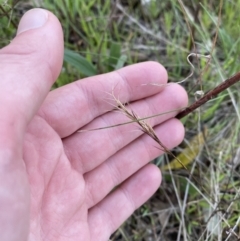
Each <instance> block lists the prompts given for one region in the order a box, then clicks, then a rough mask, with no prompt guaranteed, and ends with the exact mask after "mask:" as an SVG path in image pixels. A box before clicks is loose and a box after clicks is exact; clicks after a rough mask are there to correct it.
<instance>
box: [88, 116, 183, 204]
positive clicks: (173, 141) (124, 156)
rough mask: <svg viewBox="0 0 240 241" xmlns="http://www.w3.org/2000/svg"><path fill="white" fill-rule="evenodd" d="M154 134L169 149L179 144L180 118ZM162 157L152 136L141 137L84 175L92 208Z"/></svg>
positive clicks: (169, 122) (180, 137)
mask: <svg viewBox="0 0 240 241" xmlns="http://www.w3.org/2000/svg"><path fill="white" fill-rule="evenodd" d="M155 133H156V134H157V136H158V137H159V139H160V141H161V142H162V143H163V145H164V146H166V147H167V148H168V149H171V148H173V147H175V146H177V145H179V144H180V143H181V142H182V140H183V137H184V128H183V125H182V123H181V122H180V121H179V120H177V119H171V120H169V121H167V122H165V123H163V124H161V125H160V126H158V127H156V128H155ZM161 154H163V150H162V149H161V146H159V145H157V143H156V142H155V141H154V140H152V139H151V138H150V137H149V136H146V135H144V136H141V137H140V138H138V139H137V140H135V141H134V142H132V143H131V144H129V145H128V146H126V147H125V148H123V149H122V150H120V151H119V152H117V153H116V154H115V155H113V156H112V157H110V158H109V159H108V160H107V161H105V162H104V163H103V164H101V165H100V166H98V167H97V168H95V169H94V170H92V171H91V172H88V173H86V174H85V175H84V179H85V181H86V193H87V195H86V196H87V203H88V206H89V208H90V207H92V206H94V205H96V204H97V203H98V202H100V201H101V200H102V199H103V198H105V197H106V196H107V195H108V193H110V192H111V190H112V189H113V188H114V187H116V186H118V185H119V184H120V183H122V182H123V181H124V180H126V179H127V178H129V177H130V176H131V175H133V174H134V173H135V172H137V171H138V170H139V169H140V168H142V167H143V166H145V165H146V164H147V163H148V162H149V161H151V160H153V159H154V158H156V157H157V156H159V155H161Z"/></svg>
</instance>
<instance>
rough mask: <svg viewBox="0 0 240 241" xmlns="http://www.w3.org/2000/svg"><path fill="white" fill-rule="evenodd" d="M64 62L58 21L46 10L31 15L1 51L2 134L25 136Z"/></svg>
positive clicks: (34, 11) (0, 107)
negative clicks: (10, 133) (29, 124)
mask: <svg viewBox="0 0 240 241" xmlns="http://www.w3.org/2000/svg"><path fill="white" fill-rule="evenodd" d="M62 59H63V34H62V29H61V25H60V23H59V21H58V20H57V18H56V17H55V16H54V15H53V14H52V13H50V12H48V11H46V10H43V9H33V10H30V11H29V12H27V13H26V14H25V15H24V16H23V18H22V19H21V21H20V24H19V28H18V32H17V36H16V37H15V38H14V39H13V40H12V42H11V43H10V44H9V45H8V46H6V47H5V48H3V49H1V50H0V66H1V80H0V103H1V104H0V116H1V120H0V121H1V122H0V129H1V132H2V131H6V132H10V131H11V132H12V133H14V135H15V136H16V134H17V136H19V135H23V130H24V128H25V127H26V125H27V123H28V122H29V121H30V120H31V118H32V117H33V115H34V114H35V113H36V111H37V110H38V108H39V106H40V105H41V103H42V102H43V100H44V98H45V97H46V95H47V93H48V92H49V90H50V87H51V85H52V84H53V82H54V81H55V80H56V78H57V76H58V74H59V72H60V70H61V66H62ZM1 134H3V133H1ZM14 139H16V138H14Z"/></svg>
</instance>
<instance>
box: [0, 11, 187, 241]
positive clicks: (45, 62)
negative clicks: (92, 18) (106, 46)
mask: <svg viewBox="0 0 240 241" xmlns="http://www.w3.org/2000/svg"><path fill="white" fill-rule="evenodd" d="M36 11H38V10H32V11H30V12H29V13H27V14H26V15H25V16H24V18H23V19H22V21H21V23H20V29H21V27H23V25H24V24H25V22H27V21H29V19H27V18H29V17H33V16H32V15H34V17H35V18H36V16H37V12H36ZM41 11H42V10H41ZM33 13H34V14H33ZM27 15H28V16H27ZM21 25H22V26H21ZM62 55H63V41H62V31H61V27H60V24H59V22H58V20H57V19H56V18H55V17H54V16H53V15H52V14H51V13H48V18H47V22H46V23H45V24H44V26H43V27H39V28H37V29H31V30H29V31H26V32H21V31H20V30H19V35H18V36H17V37H16V38H15V39H14V40H13V41H12V43H11V44H10V45H9V46H7V47H5V48H4V49H2V50H1V51H0V63H1V66H3V68H2V69H3V71H2V72H3V75H2V76H4V78H3V79H1V80H0V84H1V90H0V100H1V101H0V103H1V104H0V106H1V108H0V117H1V119H0V134H1V135H0V136H1V137H0V160H1V163H0V171H1V176H0V204H1V205H0V229H1V230H3V231H1V232H2V237H3V238H2V239H1V240H7V241H12V240H64V241H65V240H66V241H67V240H85V241H88V240H92V241H95V240H98V241H105V240H108V239H109V237H110V235H111V233H113V232H114V231H115V230H116V229H117V228H118V227H119V226H120V225H121V224H122V223H123V222H124V220H126V218H127V217H129V216H130V215H131V214H132V213H133V211H134V210H135V209H136V208H138V207H139V206H140V205H142V204H143V203H144V202H145V201H146V200H147V199H148V198H149V197H150V196H151V195H152V194H153V193H154V192H155V191H156V189H157V188H158V187H159V185H160V182H161V175H160V172H159V170H158V168H157V167H155V166H154V165H151V164H148V162H149V161H150V160H151V159H153V158H154V157H156V156H158V155H160V154H161V150H159V149H158V148H156V144H155V143H154V142H153V140H151V139H150V138H149V137H147V136H146V135H144V134H143V133H142V132H141V131H140V130H139V129H138V127H137V126H136V125H134V124H130V125H124V126H120V127H116V128H110V129H106V130H99V131H89V132H77V130H79V129H83V130H88V129H92V128H97V127H103V126H109V125H114V124H118V123H121V122H125V121H128V119H127V118H126V117H125V116H124V115H123V114H122V113H117V112H111V110H112V109H113V108H114V104H116V103H114V101H113V99H112V98H111V95H110V94H111V93H114V95H115V96H116V97H117V98H119V100H120V101H121V102H123V103H130V108H131V109H133V110H134V111H135V112H136V113H137V114H138V115H139V116H146V115H153V114H156V113H161V112H166V111H169V110H174V109H179V108H180V107H183V106H185V105H186V104H187V96H186V93H185V91H184V90H183V89H182V88H181V87H180V86H178V85H169V86H167V87H164V86H163V87H156V86H152V85H145V84H147V83H159V84H164V83H166V81H167V74H166V71H165V70H164V68H163V67H162V66H161V65H159V64H157V63H154V62H147V63H142V64H137V65H133V66H129V67H126V68H123V69H121V70H119V71H116V72H112V73H109V74H105V75H100V76H96V77H91V78H88V79H85V80H81V81H76V82H74V83H72V84H70V85H67V86H65V87H62V88H59V89H57V90H54V91H52V92H49V93H48V91H49V88H50V86H51V85H52V83H53V82H54V81H55V80H56V78H57V76H58V74H59V72H60V69H61V65H62ZM9 96H11V98H9ZM176 113H177V111H176V112H171V113H169V114H166V115H162V116H159V117H156V118H153V119H152V120H151V121H149V123H150V124H151V125H153V126H155V131H156V133H157V134H158V136H159V137H160V139H161V141H162V142H163V143H164V144H165V145H166V146H167V147H169V148H171V147H174V146H176V145H177V144H179V143H180V142H181V140H182V138H183V134H184V129H183V127H182V125H181V123H180V122H179V121H178V120H176V119H174V118H173V117H174V116H175V115H176ZM116 187H117V188H116Z"/></svg>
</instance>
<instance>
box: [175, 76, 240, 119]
mask: <svg viewBox="0 0 240 241" xmlns="http://www.w3.org/2000/svg"><path fill="white" fill-rule="evenodd" d="M238 81H240V72H238V73H237V74H235V75H234V76H232V77H230V78H228V79H227V80H225V81H224V82H223V83H221V84H220V85H218V86H217V87H216V88H214V89H213V90H211V91H209V92H208V93H207V94H205V95H204V96H203V97H202V98H200V99H199V100H197V101H196V102H194V103H193V104H192V105H190V106H189V107H187V108H186V109H185V110H184V111H181V112H180V113H179V114H178V115H177V116H176V118H178V119H182V118H183V117H185V116H186V115H188V114H189V113H191V112H193V111H194V110H196V109H197V108H198V107H200V106H201V105H203V104H205V103H206V102H207V101H209V100H211V99H213V98H214V97H216V96H217V95H218V94H220V93H221V92H222V91H224V90H226V89H227V88H229V87H230V86H232V85H234V84H236V83H237V82H238Z"/></svg>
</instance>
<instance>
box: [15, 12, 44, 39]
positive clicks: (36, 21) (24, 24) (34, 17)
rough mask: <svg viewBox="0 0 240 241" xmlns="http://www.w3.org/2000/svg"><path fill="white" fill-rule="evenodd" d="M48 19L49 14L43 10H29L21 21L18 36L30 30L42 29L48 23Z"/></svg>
mask: <svg viewBox="0 0 240 241" xmlns="http://www.w3.org/2000/svg"><path fill="white" fill-rule="evenodd" d="M47 19H48V12H47V11H45V10H43V9H40V8H34V9H32V10H29V11H28V12H26V13H25V14H24V15H23V17H22V19H21V20H20V23H19V25H18V30H17V35H19V34H20V33H23V32H26V31H28V30H30V29H35V28H40V27H42V26H43V25H44V24H45V23H46V21H47Z"/></svg>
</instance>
